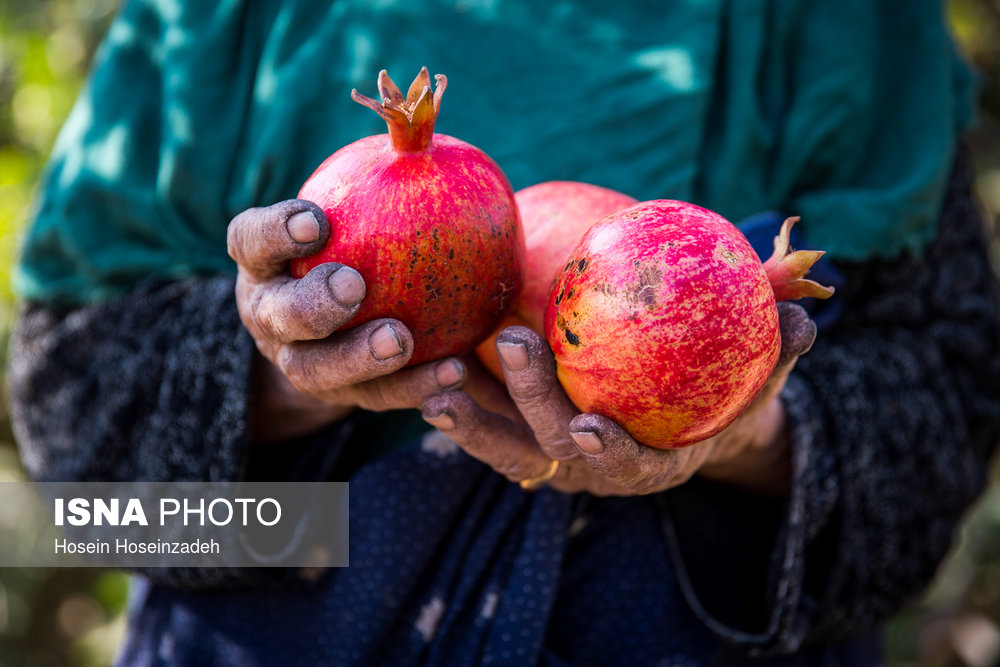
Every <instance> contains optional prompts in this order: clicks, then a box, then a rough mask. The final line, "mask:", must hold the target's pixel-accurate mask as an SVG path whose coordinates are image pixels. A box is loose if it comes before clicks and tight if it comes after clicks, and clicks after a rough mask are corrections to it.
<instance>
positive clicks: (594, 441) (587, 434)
mask: <svg viewBox="0 0 1000 667" xmlns="http://www.w3.org/2000/svg"><path fill="white" fill-rule="evenodd" d="M569 435H570V437H571V438H573V442H575V443H576V446H577V447H579V448H580V449H582V450H583V451H585V452H586V453H588V454H600V453H601V452H603V451H604V443H603V442H601V439H600V438H599V437H598V436H597V434H596V433H594V432H593V431H575V432H573V431H571V432H570V434H569Z"/></svg>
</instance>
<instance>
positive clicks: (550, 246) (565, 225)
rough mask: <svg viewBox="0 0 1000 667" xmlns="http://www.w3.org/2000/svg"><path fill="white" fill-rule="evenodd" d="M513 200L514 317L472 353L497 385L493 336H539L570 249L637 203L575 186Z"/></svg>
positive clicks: (559, 185)
mask: <svg viewBox="0 0 1000 667" xmlns="http://www.w3.org/2000/svg"><path fill="white" fill-rule="evenodd" d="M514 197H515V199H516V200H517V207H518V210H519V211H520V213H521V225H522V227H523V228H524V240H525V248H526V251H527V254H526V263H525V276H524V290H522V292H521V297H520V298H519V299H518V300H517V303H516V304H515V305H514V310H513V312H511V313H510V314H509V315H508V316H507V317H505V318H504V319H503V321H502V322H501V323H500V326H498V327H497V328H496V330H495V331H494V332H493V334H492V335H490V337H489V338H487V339H486V340H485V341H483V342H482V343H480V344H479V346H478V347H477V348H476V356H477V357H479V360H480V361H481V362H482V363H483V365H484V366H486V368H488V369H489V370H490V372H492V373H493V375H495V376H496V377H497V378H499V379H500V380H503V370H502V369H501V367H500V360H499V359H498V358H497V352H496V339H497V334H499V333H500V332H501V331H502V330H503V329H506V328H507V327H509V326H514V325H522V326H526V327H531V328H532V329H534V330H535V331H537V332H539V333H541V332H542V331H543V328H544V319H545V303H546V301H547V300H548V295H549V288H550V287H552V281H553V280H554V279H555V277H556V273H557V272H558V271H559V269H560V268H562V265H563V264H564V263H565V262H566V258H567V257H568V256H569V252H570V250H572V249H573V247H574V246H575V245H576V244H577V243H578V242H579V241H580V238H582V237H583V235H584V233H586V231H587V230H588V229H590V227H591V225H593V224H594V223H595V222H597V221H598V220H600V219H601V218H603V217H604V216H606V215H609V214H611V213H614V212H615V211H617V210H619V209H622V208H625V207H626V206H631V205H633V204H635V203H636V199H634V198H633V197H629V196H628V195H626V194H622V193H621V192H617V191H615V190H611V189H609V188H603V187H601V186H598V185H591V184H589V183H580V182H578V181H546V182H545V183H538V184H536V185H532V186H530V187H527V188H524V189H523V190H518V191H517V192H516V193H515V195H514Z"/></svg>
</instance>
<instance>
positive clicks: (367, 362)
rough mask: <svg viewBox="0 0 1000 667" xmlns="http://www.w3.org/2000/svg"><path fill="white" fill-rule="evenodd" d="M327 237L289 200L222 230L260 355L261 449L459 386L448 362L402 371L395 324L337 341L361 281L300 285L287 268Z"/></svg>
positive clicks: (405, 348)
mask: <svg viewBox="0 0 1000 667" xmlns="http://www.w3.org/2000/svg"><path fill="white" fill-rule="evenodd" d="M329 234H330V229H329V223H328V222H327V219H326V216H325V215H324V213H323V211H322V210H321V209H320V208H319V207H317V206H316V205H315V204H312V203H311V202H307V201H302V200H296V199H292V200H288V201H284V202H280V203H278V204H275V205H273V206H269V207H266V208H252V209H248V210H246V211H244V212H242V213H240V214H239V215H237V216H236V217H235V218H233V220H232V222H230V223H229V230H228V246H229V255H230V256H231V257H232V258H233V259H234V260H236V263H237V265H238V267H239V273H238V276H237V279H236V304H237V308H238V309H239V314H240V319H241V320H242V322H243V324H244V326H246V328H247V330H248V331H249V332H250V335H251V336H252V337H253V339H254V341H255V342H256V344H257V349H258V350H259V351H260V354H261V358H260V359H258V363H257V367H256V369H255V373H256V378H255V383H256V387H255V394H256V395H255V398H256V401H255V412H254V418H255V425H254V429H253V432H254V435H255V439H256V440H257V441H258V442H271V441H276V440H280V439H284V438H288V437H293V436H295V435H302V434H304V433H308V432H310V431H313V430H315V429H316V428H318V427H320V426H323V425H324V424H327V423H331V422H333V421H335V420H337V419H340V418H342V417H343V416H345V415H346V414H347V413H348V412H349V411H350V410H351V409H353V408H355V407H362V408H366V409H368V410H391V409H396V408H413V407H417V406H418V405H420V402H421V400H422V399H423V398H424V397H425V396H427V395H429V394H432V393H434V392H438V391H441V390H443V389H448V388H451V387H455V386H459V385H460V384H461V382H462V380H463V373H464V367H463V366H462V364H460V363H459V362H458V361H457V360H454V359H445V360H442V361H437V362H432V363H428V364H423V365H421V366H416V367H414V368H407V369H405V370H400V369H401V368H402V367H403V366H404V365H405V364H406V363H407V361H409V359H410V357H411V355H412V354H413V345H414V341H413V336H412V335H411V333H410V331H409V330H408V329H407V328H406V326H405V325H404V324H403V323H402V322H400V321H398V320H393V319H387V318H383V319H377V320H372V321H370V322H366V323H365V324H361V325H359V326H357V327H354V328H352V329H349V330H347V331H339V329H340V328H341V327H342V326H343V325H344V324H346V323H347V322H348V321H349V320H350V319H351V318H352V317H354V315H355V313H357V311H358V308H360V306H361V301H362V299H363V298H364V296H365V283H364V280H363V279H362V278H361V275H360V274H359V273H358V272H357V271H355V270H354V269H352V268H350V267H348V266H343V265H341V264H335V263H328V264H321V265H320V266H317V267H316V268H314V269H313V270H312V271H310V272H309V273H308V274H306V275H305V276H303V277H302V279H300V280H296V279H294V278H292V277H291V276H290V275H289V274H288V261H289V260H290V259H292V258H293V257H305V256H308V255H312V254H314V253H316V252H317V251H318V250H319V249H320V248H322V246H323V244H324V243H325V242H326V240H327V238H328V237H329ZM397 371H398V372H397Z"/></svg>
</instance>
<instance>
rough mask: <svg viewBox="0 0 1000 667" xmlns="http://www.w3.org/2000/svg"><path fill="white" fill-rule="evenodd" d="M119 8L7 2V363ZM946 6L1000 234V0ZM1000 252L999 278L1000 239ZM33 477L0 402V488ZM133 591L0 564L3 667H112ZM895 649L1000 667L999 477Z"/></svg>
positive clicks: (2, 157) (1, 331)
mask: <svg viewBox="0 0 1000 667" xmlns="http://www.w3.org/2000/svg"><path fill="white" fill-rule="evenodd" d="M117 4H118V2H117V0H0V354H3V353H4V352H3V351H5V350H6V339H7V336H8V334H9V331H10V326H11V322H12V319H13V315H14V308H15V306H14V298H13V294H12V292H11V286H10V271H9V268H10V267H11V266H12V264H13V263H14V260H15V257H16V252H17V247H18V241H19V237H20V233H21V230H22V228H23V226H24V224H25V221H26V220H27V219H28V218H29V217H30V213H31V204H32V196H33V193H34V190H35V187H36V184H37V182H38V178H39V176H40V174H41V171H42V169H43V166H44V163H45V158H46V156H47V155H48V152H49V150H50V148H51V146H52V143H53V141H54V140H55V136H56V134H57V132H58V130H59V127H60V125H61V123H62V121H63V119H64V118H65V116H66V114H67V113H68V112H69V110H70V107H71V105H72V103H73V100H74V98H75V96H76V94H77V92H78V91H79V89H80V86H81V84H82V82H83V79H84V77H85V74H86V70H87V66H88V63H89V62H90V59H91V58H92V57H93V54H94V50H95V48H96V46H97V44H98V42H99V40H100V38H101V36H102V34H103V32H104V30H105V29H106V28H107V25H108V22H109V21H110V19H111V16H112V14H113V12H114V10H115V8H116V6H117ZM946 6H947V11H948V15H949V18H950V20H951V23H952V26H953V29H954V32H955V35H956V37H957V38H958V41H959V42H960V44H961V46H962V48H963V49H964V50H965V53H966V54H967V56H968V58H969V59H970V60H971V61H972V62H973V63H974V64H975V66H976V67H977V68H978V70H979V72H980V73H981V75H982V76H983V84H984V86H983V92H982V97H981V104H980V117H979V124H978V127H977V129H976V130H975V132H974V133H973V135H972V137H971V139H970V143H971V147H972V149H973V151H974V155H975V160H976V166H977V172H978V177H977V189H978V190H979V193H980V196H981V197H982V199H983V201H984V203H985V205H986V207H987V209H988V210H990V211H991V216H990V217H991V224H992V229H991V231H992V233H993V237H994V239H996V238H997V237H998V233H997V232H998V223H997V219H998V213H1000V0H948V2H946ZM993 257H994V265H995V266H996V267H997V269H998V271H997V273H998V275H1000V243H998V242H996V241H995V242H994V244H993ZM0 361H3V360H2V359H0ZM995 476H996V475H995ZM22 478H23V473H22V471H21V469H20V467H19V465H18V461H17V453H16V450H15V448H14V442H13V436H12V434H11V431H10V422H9V419H8V418H7V415H6V414H5V413H4V412H3V406H2V405H0V481H3V480H17V479H22ZM126 594H127V581H126V578H125V577H124V575H121V574H119V573H116V572H112V571H106V570H100V569H94V568H86V569H68V568H62V569H47V568H0V667H7V666H10V667H15V666H16V667H21V666H32V667H34V666H40V667H41V666H50V665H51V666H61V665H74V666H90V665H107V664H108V663H109V662H110V661H111V658H112V656H113V654H114V650H115V647H116V646H117V643H118V640H119V638H120V636H121V633H122V630H123V622H122V612H123V608H124V605H125V598H126ZM888 650H889V659H888V661H887V665H889V666H890V667H910V666H913V667H917V666H919V667H939V666H940V667H944V666H952V665H955V666H962V665H965V666H969V667H981V666H987V665H1000V482H998V483H996V484H994V486H993V488H991V489H990V490H989V492H988V493H987V494H986V496H985V497H984V498H983V499H982V501H981V502H980V503H979V504H978V505H977V507H976V509H975V510H974V511H973V512H972V513H971V514H970V516H969V518H968V520H967V522H966V525H965V527H964V529H963V531H962V533H961V537H960V540H959V542H958V545H957V547H956V549H955V550H954V552H953V553H952V555H951V557H950V558H949V560H948V561H947V562H946V563H945V564H944V565H943V566H942V568H941V570H940V572H939V574H938V577H937V579H936V580H935V582H934V584H933V585H932V586H931V588H930V589H929V590H928V592H927V593H926V594H925V596H924V597H923V598H922V599H921V600H918V601H915V603H914V605H913V606H911V607H910V608H909V609H907V610H906V611H904V612H903V613H901V614H900V615H899V616H898V617H897V618H896V619H895V620H894V621H893V623H892V624H891V626H890V628H889V642H888Z"/></svg>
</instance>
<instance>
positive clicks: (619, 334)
mask: <svg viewBox="0 0 1000 667" xmlns="http://www.w3.org/2000/svg"><path fill="white" fill-rule="evenodd" d="M545 335H546V338H547V339H548V341H549V345H550V346H551V347H552V350H553V352H554V354H555V357H556V363H557V372H558V376H559V380H560V383H561V384H562V386H563V388H564V389H565V390H566V393H567V394H568V395H569V397H570V399H571V400H572V401H573V403H574V404H575V405H576V406H577V407H578V408H579V409H580V410H582V411H583V412H594V413H598V414H602V415H605V416H607V417H609V418H611V419H614V420H615V421H617V422H618V423H619V424H621V425H622V427H623V428H625V430H626V431H628V433H629V434H630V435H631V436H632V437H633V438H635V439H636V440H637V441H639V442H641V443H643V444H646V445H649V446H652V447H658V448H679V447H684V446H687V445H690V444H694V443H696V442H700V441H702V440H705V439H706V438H709V437H711V436H713V435H715V434H716V433H718V432H720V431H721V430H723V429H724V428H725V427H726V426H728V425H729V424H731V423H732V422H733V421H734V420H735V419H736V418H737V417H738V416H739V415H740V414H741V413H742V412H743V411H744V410H745V409H746V408H747V406H748V405H749V404H750V402H751V401H752V400H753V399H754V397H755V396H756V395H757V393H758V392H759V391H760V390H761V388H762V387H763V386H764V383H765V382H766V381H767V379H768V377H769V376H770V374H771V372H772V371H773V369H774V366H775V363H776V362H777V359H778V353H779V351H780V345H781V339H780V333H779V329H778V312H777V306H776V303H775V299H774V292H773V290H772V287H771V284H770V282H769V278H768V274H767V272H766V271H765V270H764V267H763V265H762V263H761V261H760V260H759V259H758V257H757V254H756V253H755V252H754V250H753V248H752V247H751V246H750V244H749V242H748V241H747V240H746V238H745V237H744V236H743V234H742V233H741V232H740V231H739V230H738V229H737V228H736V227H735V226H734V225H732V224H731V223H730V222H728V221H727V220H725V219H724V218H722V217H721V216H719V215H718V214H716V213H713V212H712V211H709V210H707V209H704V208H701V207H698V206H694V205H692V204H688V203H685V202H678V201H669V200H655V201H649V202H643V203H640V204H637V205H635V206H632V207H630V208H627V209H624V210H622V211H618V212H617V213H615V214H612V215H611V216H608V217H607V218H604V219H603V220H602V221H600V222H599V223H598V224H596V225H594V226H593V227H592V228H591V229H590V231H589V232H587V234H586V235H585V236H584V237H583V239H582V240H581V242H580V244H579V245H578V246H577V247H576V248H575V249H574V250H573V252H572V253H571V255H570V259H569V260H568V262H567V263H566V264H565V265H564V267H563V270H562V272H561V273H560V274H559V276H558V277H557V278H556V282H555V283H554V284H553V287H552V290H551V292H550V293H549V300H548V304H547V307H546V312H545Z"/></svg>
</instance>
